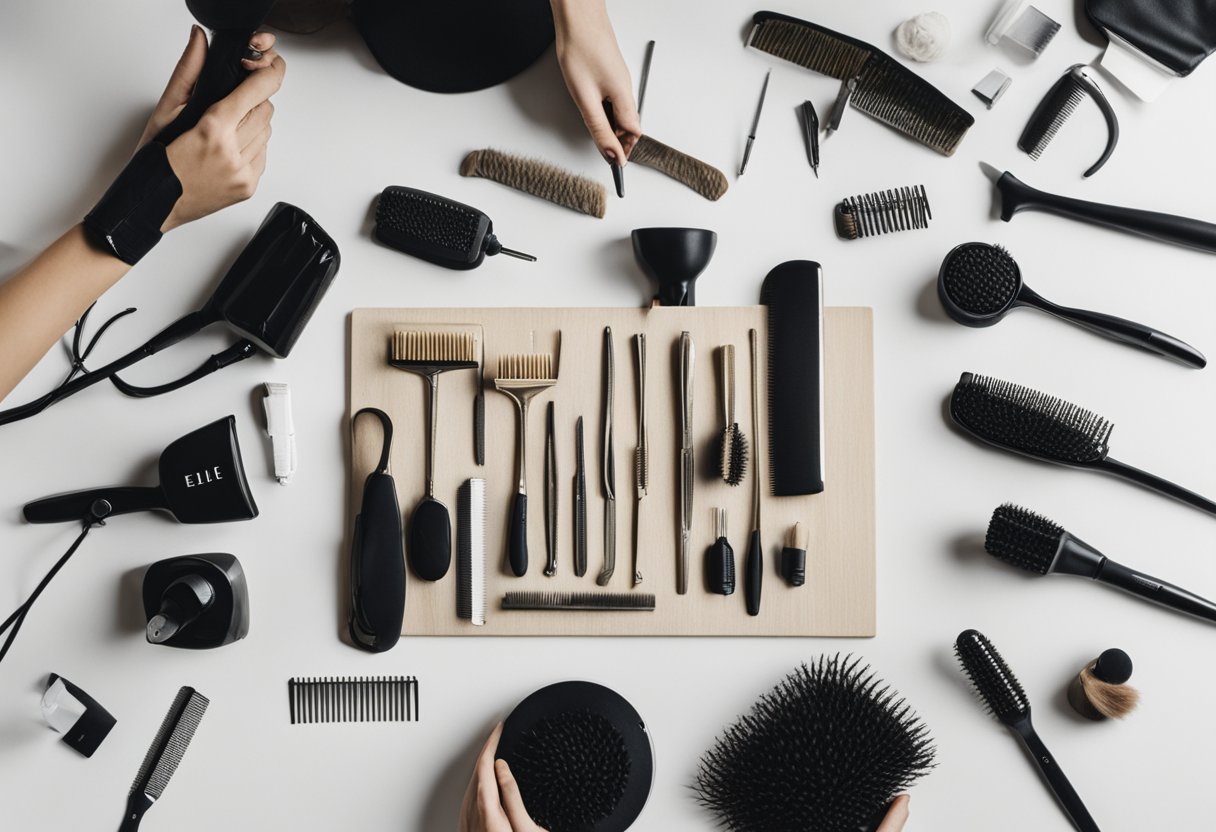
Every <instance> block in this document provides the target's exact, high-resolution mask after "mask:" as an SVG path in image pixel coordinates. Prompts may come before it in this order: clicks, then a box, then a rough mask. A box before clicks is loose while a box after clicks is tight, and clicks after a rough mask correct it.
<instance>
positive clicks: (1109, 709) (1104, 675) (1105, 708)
mask: <svg viewBox="0 0 1216 832" xmlns="http://www.w3.org/2000/svg"><path fill="white" fill-rule="evenodd" d="M1131 676H1132V660H1131V657H1130V656H1128V655H1127V653H1124V652H1123V651H1122V650H1120V649H1119V648H1117V647H1112V648H1111V649H1109V650H1104V651H1103V652H1102V655H1100V656H1098V658H1096V659H1094V660H1093V661H1092V662H1090V663H1089V664H1087V665H1085V667H1083V668H1081V672H1080V673H1078V674H1077V675H1076V676H1075V677H1073V680H1072V683H1071V684H1069V686H1068V704H1070V705H1072V707H1073V709H1074V710H1075V711H1076V712H1077V713H1079V714H1080V715H1081V716H1083V717H1085V718H1086V719H1092V720H1094V721H1095V722H1100V721H1101V720H1104V719H1123V717H1125V716H1127V715H1128V714H1130V713H1131V712H1132V711H1133V710H1134V709H1135V707H1136V705H1137V704H1139V702H1140V691H1138V690H1136V689H1135V688H1134V687H1132V686H1131V685H1129V684H1127V680H1128V679H1130V678H1131Z"/></svg>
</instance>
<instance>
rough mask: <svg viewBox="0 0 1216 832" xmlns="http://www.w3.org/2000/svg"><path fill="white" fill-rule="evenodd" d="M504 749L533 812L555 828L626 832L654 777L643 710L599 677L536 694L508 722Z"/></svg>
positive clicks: (503, 756)
mask: <svg viewBox="0 0 1216 832" xmlns="http://www.w3.org/2000/svg"><path fill="white" fill-rule="evenodd" d="M496 756H497V757H498V758H500V759H502V760H506V762H507V764H508V765H509V766H510V767H511V774H512V775H513V776H514V778H515V781H516V782H517V783H518V784H519V792H520V795H521V796H522V798H523V804H524V806H525V807H526V808H527V810H528V814H529V815H531V816H532V819H533V820H534V821H535V822H536V823H537V824H538V825H539V826H541V827H543V828H545V829H549V830H553V832H562V831H563V830H568V831H569V832H573V830H586V832H591V830H594V832H625V830H626V829H628V828H630V827H631V826H632V825H633V823H634V821H635V820H636V819H637V817H638V815H639V814H640V813H641V811H642V807H643V806H644V805H645V803H646V799H647V797H648V796H649V794H650V789H651V786H652V782H653V779H654V751H653V749H652V747H651V742H650V735H649V734H648V733H647V731H646V724H645V722H643V721H642V717H641V715H640V714H638V712H637V711H636V710H635V709H634V707H633V706H632V705H630V704H629V703H628V702H627V701H626V700H625V699H624V698H623V697H622V696H621V695H620V694H619V693H617V692H616V691H613V690H611V689H609V688H606V687H604V686H602V685H597V684H593V683H591V682H559V683H558V684H555V685H549V686H548V687H544V688H541V689H540V690H538V691H536V692H534V693H532V694H530V695H529V696H528V697H527V698H525V699H524V700H523V701H522V702H520V703H519V705H517V706H516V707H515V709H514V710H513V711H511V714H510V715H509V716H508V717H507V719H506V721H505V722H504V723H503V728H502V736H501V737H500V738H499V740H498V750H497V752H496Z"/></svg>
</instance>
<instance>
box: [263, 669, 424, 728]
mask: <svg viewBox="0 0 1216 832" xmlns="http://www.w3.org/2000/svg"><path fill="white" fill-rule="evenodd" d="M418 688H419V684H418V679H417V677H415V676H326V677H317V678H292V679H289V680H288V681H287V703H288V706H289V709H290V716H291V724H292V725H301V724H310V723H317V722H417V721H418V718H419V712H418Z"/></svg>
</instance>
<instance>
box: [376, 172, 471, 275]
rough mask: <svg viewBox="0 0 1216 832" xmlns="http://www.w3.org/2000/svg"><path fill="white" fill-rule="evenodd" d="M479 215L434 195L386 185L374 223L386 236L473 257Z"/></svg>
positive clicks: (465, 257) (452, 253) (462, 257)
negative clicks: (417, 241)
mask: <svg viewBox="0 0 1216 832" xmlns="http://www.w3.org/2000/svg"><path fill="white" fill-rule="evenodd" d="M480 224H481V214H480V213H478V212H477V211H472V210H470V209H469V208H468V207H467V206H464V205H460V204H459V203H456V202H452V201H450V200H446V199H444V198H442V197H437V196H435V195H434V194H427V193H422V192H420V191H412V190H408V189H405V188H393V187H389V188H386V189H385V190H384V192H383V193H382V194H381V195H380V200H379V201H378V202H377V203H376V225H377V227H378V228H379V229H380V230H381V231H382V232H384V231H387V232H388V233H389V234H390V235H393V234H395V235H400V236H401V237H404V238H406V239H409V240H419V241H424V242H427V243H430V244H432V245H435V246H439V247H441V248H443V249H446V250H447V251H448V252H449V253H450V254H451V255H452V256H454V257H458V258H460V259H469V258H471V257H476V256H477V254H478V252H479V250H480V249H479V246H480V243H481V240H480V239H479V238H478V234H477V232H478V230H479V228H480Z"/></svg>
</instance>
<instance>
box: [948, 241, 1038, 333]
mask: <svg viewBox="0 0 1216 832" xmlns="http://www.w3.org/2000/svg"><path fill="white" fill-rule="evenodd" d="M1018 277H1019V272H1018V264H1017V262H1016V261H1015V260H1014V259H1013V257H1012V256H1010V254H1009V252H1008V251H1006V250H1005V249H1004V248H1002V247H1001V246H993V245H989V244H988V243H964V244H963V245H961V246H956V247H955V248H954V249H953V250H951V252H950V253H949V254H947V255H946V259H945V260H944V261H943V262H942V268H941V281H942V288H943V289H944V290H945V292H946V295H947V297H949V298H950V300H951V301H952V302H953V303H954V305H955V306H957V307H958V308H959V309H962V310H963V311H964V312H967V313H968V314H971V315H980V316H988V315H995V314H996V313H998V312H1000V311H1001V310H1002V309H1006V308H1008V306H1009V304H1010V303H1012V302H1013V299H1014V298H1015V297H1016V296H1017V293H1018V282H1019V281H1018Z"/></svg>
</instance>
